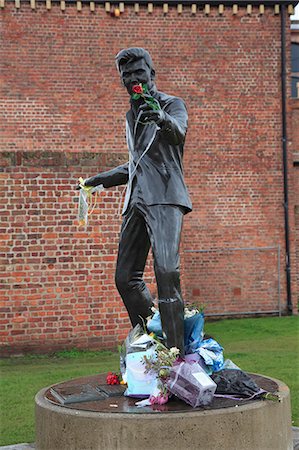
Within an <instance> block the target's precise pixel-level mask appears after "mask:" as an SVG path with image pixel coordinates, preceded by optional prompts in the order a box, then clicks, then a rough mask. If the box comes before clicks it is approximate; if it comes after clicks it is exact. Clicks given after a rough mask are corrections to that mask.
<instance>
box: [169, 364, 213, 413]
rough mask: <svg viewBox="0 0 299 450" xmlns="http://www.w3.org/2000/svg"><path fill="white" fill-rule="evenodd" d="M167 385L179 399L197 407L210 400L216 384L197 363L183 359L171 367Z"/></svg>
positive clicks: (208, 402)
mask: <svg viewBox="0 0 299 450" xmlns="http://www.w3.org/2000/svg"><path fill="white" fill-rule="evenodd" d="M167 387H168V389H169V391H170V392H171V393H172V394H174V395H176V396H177V397H178V398H179V399H181V400H183V401H184V402H186V403H188V404H189V405H191V406H193V408H197V407H198V406H205V405H209V404H210V403H211V402H212V400H213V396H214V392H215V390H216V387H217V385H216V383H214V381H213V380H212V379H211V378H210V377H209V376H208V375H207V374H206V372H205V371H204V370H203V369H202V367H201V366H200V365H199V364H198V363H194V364H190V363H188V362H186V361H183V362H181V363H180V364H178V365H175V366H173V367H172V368H171V370H170V376H169V379H168V380H167Z"/></svg>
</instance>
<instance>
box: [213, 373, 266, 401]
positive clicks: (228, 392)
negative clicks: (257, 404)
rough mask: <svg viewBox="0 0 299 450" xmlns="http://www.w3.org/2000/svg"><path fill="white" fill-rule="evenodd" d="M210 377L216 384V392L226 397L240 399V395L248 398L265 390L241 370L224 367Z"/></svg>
mask: <svg viewBox="0 0 299 450" xmlns="http://www.w3.org/2000/svg"><path fill="white" fill-rule="evenodd" d="M211 378H212V379H213V380H214V381H215V383H216V384H217V389H216V394H222V396H224V397H227V398H234V399H236V400H241V399H242V398H239V397H240V396H242V397H243V398H247V399H249V398H253V397H256V396H258V395H260V394H263V393H265V392H266V391H264V390H263V389H261V388H260V387H259V386H258V385H257V384H256V383H255V381H254V380H253V379H252V378H251V377H250V376H249V375H248V374H247V373H246V372H243V370H239V369H224V370H221V371H220V372H218V373H214V374H213V375H212V377H211ZM236 395H237V396H238V398H236V397H235V396H236Z"/></svg>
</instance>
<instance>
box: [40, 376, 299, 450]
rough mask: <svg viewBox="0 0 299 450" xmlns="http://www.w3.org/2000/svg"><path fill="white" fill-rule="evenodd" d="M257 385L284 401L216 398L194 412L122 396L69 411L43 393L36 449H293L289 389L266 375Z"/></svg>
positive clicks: (46, 391) (89, 380)
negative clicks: (140, 404) (140, 405)
mask: <svg viewBox="0 0 299 450" xmlns="http://www.w3.org/2000/svg"><path fill="white" fill-rule="evenodd" d="M261 380H262V381H261ZM99 381H100V383H103V382H104V377H103V376H102V378H101V379H100V380H99V376H96V377H89V378H87V377H85V378H81V379H77V380H72V381H70V382H67V383H63V384H61V385H60V386H62V385H63V386H64V385H72V384H73V385H77V386H78V384H80V383H89V384H95V383H98V382H99ZM256 381H260V382H259V383H258V384H259V385H260V386H261V387H264V388H265V389H267V387H268V389H267V390H270V391H272V392H274V391H276V392H277V393H278V394H279V396H280V399H281V401H280V402H272V401H266V400H254V401H247V402H246V403H244V402H243V403H242V402H236V401H234V402H232V400H225V399H224V400H222V399H215V401H213V404H212V405H211V406H210V407H209V408H208V409H203V408H197V409H193V408H191V407H189V406H188V405H185V404H184V403H183V402H181V401H179V400H172V401H170V402H169V403H168V404H166V405H162V406H155V407H154V406H152V407H146V408H137V407H136V406H135V402H136V399H128V398H126V397H123V396H120V397H111V398H108V399H106V400H104V401H94V402H86V403H77V404H72V405H69V406H68V407H67V406H60V405H59V403H58V402H57V401H56V400H55V399H54V398H53V397H52V396H51V394H50V390H49V388H47V389H42V390H41V391H40V392H39V393H38V394H37V395H36V399H35V402H36V449H37V450H127V449H128V450H160V449H161V450H176V449H179V450H187V449H188V450H189V449H202V450H220V449H221V450H266V449H271V450H291V449H293V443H292V433H291V412H290V393H289V389H288V387H287V386H286V385H285V384H283V383H281V382H279V381H277V380H275V381H274V380H271V379H269V378H265V377H261V376H257V377H256ZM263 384H264V385H263ZM269 385H270V386H272V388H271V389H269ZM273 386H275V388H274V387H273Z"/></svg>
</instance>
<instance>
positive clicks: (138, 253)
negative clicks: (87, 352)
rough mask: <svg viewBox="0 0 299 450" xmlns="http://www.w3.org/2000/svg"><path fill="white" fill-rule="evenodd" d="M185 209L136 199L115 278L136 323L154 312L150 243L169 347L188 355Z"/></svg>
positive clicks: (129, 213)
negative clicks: (182, 267)
mask: <svg viewBox="0 0 299 450" xmlns="http://www.w3.org/2000/svg"><path fill="white" fill-rule="evenodd" d="M183 215H184V211H183V208H181V207H180V206H176V205H151V206H147V205H145V204H144V203H142V202H139V201H137V202H134V203H133V204H131V205H130V206H129V208H128V211H127V213H126V214H125V216H124V219H123V223H122V228H121V233H120V242H119V250H118V258H117V266H116V273H115V283H116V286H117V289H118V291H119V293H120V295H121V297H122V300H123V302H124V305H125V307H126V308H127V311H128V314H129V317H130V320H131V323H132V326H133V327H134V326H135V325H136V324H138V323H140V324H141V325H142V324H143V320H142V319H145V318H146V317H148V316H150V315H152V311H151V307H152V306H153V299H152V296H151V294H150V292H149V290H148V288H147V286H146V284H145V282H144V280H143V272H144V267H145V264H146V259H147V256H148V252H149V249H150V247H151V248H152V252H153V259H154V271H155V277H156V282H157V288H158V305H159V311H160V316H161V321H162V329H163V337H164V339H165V343H166V345H167V347H168V348H170V347H177V348H179V349H180V353H181V355H183V354H184V304H183V300H182V294H181V286H180V271H179V263H180V258H179V245H180V237H181V229H182V222H183Z"/></svg>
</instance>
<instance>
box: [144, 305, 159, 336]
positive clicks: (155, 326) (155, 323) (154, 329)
mask: <svg viewBox="0 0 299 450" xmlns="http://www.w3.org/2000/svg"><path fill="white" fill-rule="evenodd" d="M146 327H147V329H148V331H149V332H150V333H155V335H156V336H158V337H161V338H162V337H163V331H162V323H161V317H160V313H159V311H158V310H156V311H155V313H154V315H153V317H152V318H151V319H149V321H148V322H147V325H146Z"/></svg>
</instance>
